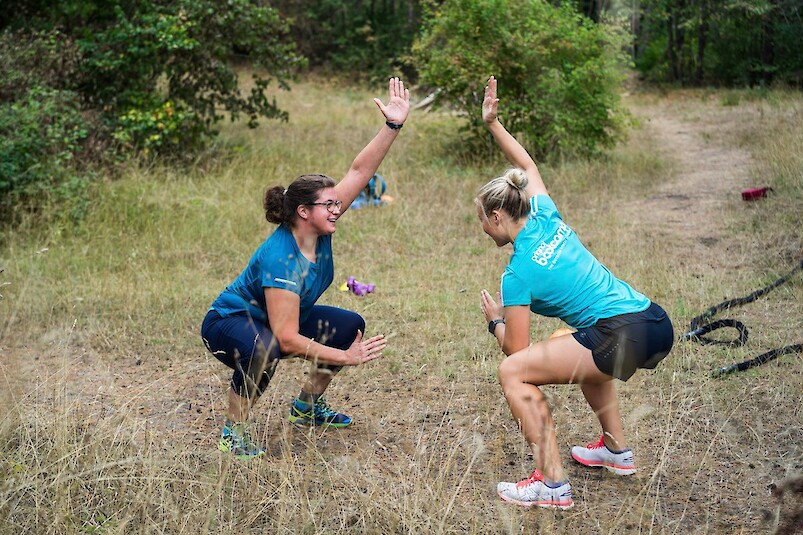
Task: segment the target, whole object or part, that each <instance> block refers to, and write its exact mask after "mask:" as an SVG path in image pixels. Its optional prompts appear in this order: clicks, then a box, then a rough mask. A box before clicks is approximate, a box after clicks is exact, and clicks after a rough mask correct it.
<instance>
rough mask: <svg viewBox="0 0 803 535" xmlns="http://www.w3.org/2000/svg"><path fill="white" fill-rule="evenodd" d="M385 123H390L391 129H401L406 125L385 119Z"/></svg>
mask: <svg viewBox="0 0 803 535" xmlns="http://www.w3.org/2000/svg"><path fill="white" fill-rule="evenodd" d="M385 124H386V125H388V128H390V129H391V130H401V127H402V126H404V124H398V123H391V122H390V121H385Z"/></svg>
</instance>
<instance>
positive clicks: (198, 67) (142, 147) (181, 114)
mask: <svg viewBox="0 0 803 535" xmlns="http://www.w3.org/2000/svg"><path fill="white" fill-rule="evenodd" d="M286 32H287V28H286V25H285V23H284V22H283V21H282V20H281V19H280V18H279V15H278V13H277V12H276V11H274V10H272V9H271V8H268V7H259V6H256V5H254V4H252V3H251V2H249V1H248V0H229V1H228V2H226V4H225V6H221V5H220V4H219V3H218V2H214V1H211V0H206V1H204V0H194V1H190V0H178V1H177V2H170V3H169V5H167V6H159V7H150V9H149V5H148V4H143V6H142V7H141V8H140V9H139V10H136V11H134V12H133V13H131V14H129V13H127V12H125V11H124V10H123V9H122V8H118V9H117V10H116V12H115V20H114V21H113V22H110V23H109V24H106V25H104V27H103V28H102V29H101V30H100V31H97V32H93V33H91V34H86V35H83V36H82V37H81V38H79V40H78V43H79V46H80V47H81V51H82V54H83V58H82V61H81V65H80V68H81V72H80V76H79V83H80V86H79V90H80V92H81V93H82V94H83V95H84V96H85V99H86V100H87V101H88V103H89V105H91V106H92V107H93V108H100V109H102V110H104V120H105V121H106V122H107V124H108V125H109V126H110V130H111V131H112V136H113V137H114V139H115V140H117V141H119V142H121V143H122V147H123V149H127V150H134V151H142V152H154V153H160V154H163V155H168V156H178V155H182V154H184V153H185V152H187V151H189V152H192V151H193V150H194V149H198V148H200V147H202V146H203V145H204V144H205V142H206V141H208V140H209V139H210V138H212V137H214V136H215V135H216V134H217V132H216V130H215V129H214V125H215V124H216V123H218V122H219V121H220V120H222V119H223V118H224V117H225V116H228V117H230V118H231V119H232V120H236V119H238V118H239V117H240V116H241V115H245V116H246V117H247V118H248V124H249V126H252V127H255V126H256V125H257V123H258V119H259V118H260V117H264V118H276V119H285V120H286V119H287V114H286V112H284V111H282V110H280V109H279V108H278V106H277V105H276V102H275V100H269V99H268V98H267V96H266V95H265V90H266V89H267V88H268V86H269V84H270V83H271V80H272V79H274V78H275V79H276V81H277V82H278V84H279V85H280V86H281V87H283V88H285V89H287V88H288V86H287V80H288V79H289V78H290V77H291V70H292V69H293V68H294V67H295V66H297V65H299V64H302V63H303V60H302V58H300V57H299V56H296V55H295V54H294V52H293V45H292V44H289V43H287V42H285V40H284V38H285V35H286ZM234 53H238V54H241V55H243V56H247V57H248V58H249V59H250V60H251V61H252V64H253V65H254V66H255V67H256V68H257V73H256V74H255V76H254V78H253V84H254V85H253V88H252V89H251V91H250V93H247V94H243V92H242V91H241V89H240V80H239V77H238V76H237V73H236V71H235V70H234V69H233V68H232V66H231V60H232V58H233V54H234ZM266 72H267V73H269V74H268V75H267V76H266V74H265V73H266ZM224 112H225V113H226V115H224Z"/></svg>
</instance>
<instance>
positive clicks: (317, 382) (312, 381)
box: [302, 366, 340, 395]
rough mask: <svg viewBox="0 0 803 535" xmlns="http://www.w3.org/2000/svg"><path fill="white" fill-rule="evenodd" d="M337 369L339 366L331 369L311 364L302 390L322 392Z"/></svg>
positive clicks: (309, 392) (315, 392)
mask: <svg viewBox="0 0 803 535" xmlns="http://www.w3.org/2000/svg"><path fill="white" fill-rule="evenodd" d="M338 371H340V369H339V368H337V369H334V370H332V369H329V368H317V367H315V366H313V367H312V372H310V374H309V377H308V378H307V381H306V382H305V383H304V386H303V387H302V390H303V391H304V392H306V393H308V394H318V395H319V394H323V393H324V391H325V390H326V388H327V387H328V386H329V383H331V382H332V379H333V378H334V376H335V374H336V373H337V372H338Z"/></svg>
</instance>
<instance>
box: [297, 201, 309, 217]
mask: <svg viewBox="0 0 803 535" xmlns="http://www.w3.org/2000/svg"><path fill="white" fill-rule="evenodd" d="M296 214H297V215H298V217H300V218H301V219H307V218H308V217H309V212H308V211H307V207H306V206H305V205H303V204H299V205H298V207H297V208H296Z"/></svg>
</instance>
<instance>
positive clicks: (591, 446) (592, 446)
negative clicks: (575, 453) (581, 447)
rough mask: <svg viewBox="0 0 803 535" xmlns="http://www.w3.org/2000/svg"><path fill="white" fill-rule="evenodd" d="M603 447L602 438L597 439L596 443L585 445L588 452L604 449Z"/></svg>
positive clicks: (603, 439)
mask: <svg viewBox="0 0 803 535" xmlns="http://www.w3.org/2000/svg"><path fill="white" fill-rule="evenodd" d="M604 447H605V437H604V436H601V437H599V440H598V441H597V442H589V443H588V444H586V448H588V449H590V450H598V449H599V448H604Z"/></svg>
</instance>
